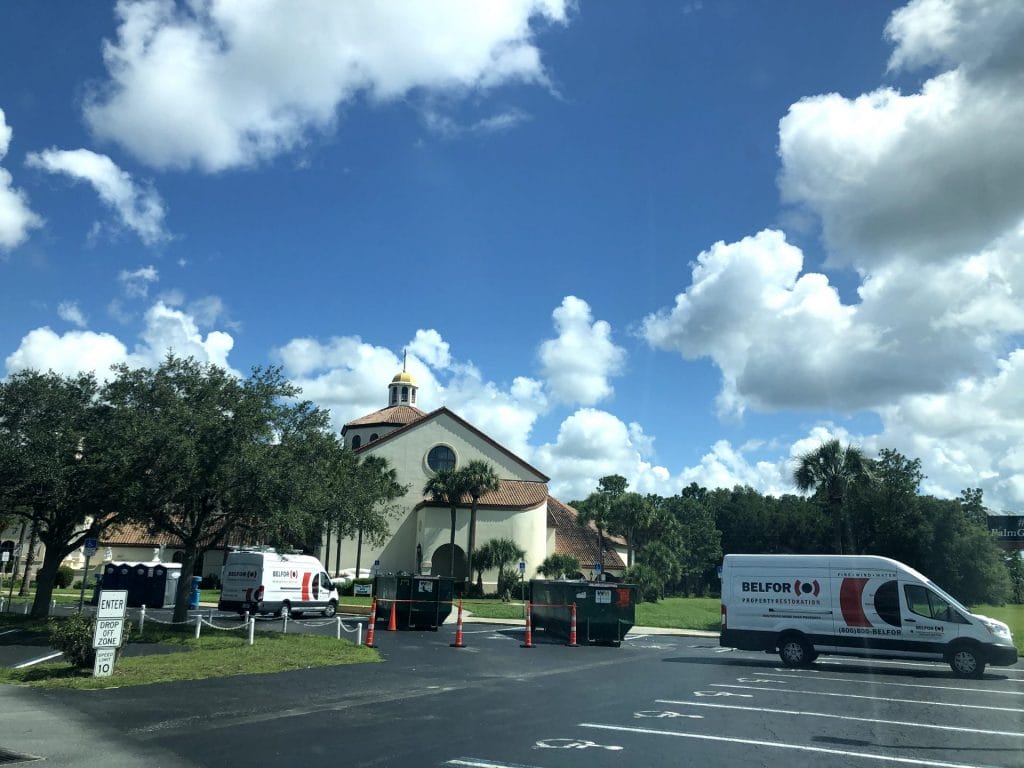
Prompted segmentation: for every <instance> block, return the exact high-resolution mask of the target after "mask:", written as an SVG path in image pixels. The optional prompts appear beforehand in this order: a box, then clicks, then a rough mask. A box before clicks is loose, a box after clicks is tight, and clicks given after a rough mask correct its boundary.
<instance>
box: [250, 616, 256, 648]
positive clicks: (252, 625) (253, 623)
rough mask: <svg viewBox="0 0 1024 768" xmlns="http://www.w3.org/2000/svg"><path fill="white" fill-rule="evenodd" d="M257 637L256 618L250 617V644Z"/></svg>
mask: <svg viewBox="0 0 1024 768" xmlns="http://www.w3.org/2000/svg"><path fill="white" fill-rule="evenodd" d="M255 639H256V619H249V645H252V644H253V642H254V641H255Z"/></svg>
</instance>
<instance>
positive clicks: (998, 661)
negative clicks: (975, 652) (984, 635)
mask: <svg viewBox="0 0 1024 768" xmlns="http://www.w3.org/2000/svg"><path fill="white" fill-rule="evenodd" d="M1017 658H1018V654H1017V648H1016V647H1015V646H1012V645H991V646H989V649H988V663H989V664H991V665H992V666H995V667H1009V666H1012V665H1014V664H1016V663H1017Z"/></svg>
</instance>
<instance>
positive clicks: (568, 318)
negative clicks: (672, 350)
mask: <svg viewBox="0 0 1024 768" xmlns="http://www.w3.org/2000/svg"><path fill="white" fill-rule="evenodd" d="M552 317H553V318H554V321H555V330H556V331H557V332H558V337H557V338H555V339H549V340H548V341H545V342H543V343H542V344H541V345H540V351H539V356H540V362H541V366H542V368H543V373H544V377H545V379H546V380H547V384H548V387H549V389H550V390H551V394H552V396H553V397H554V399H555V400H558V401H560V402H563V403H579V404H580V405H594V404H595V403H598V402H600V401H601V400H604V399H606V398H608V397H610V396H611V395H612V393H613V392H614V389H613V387H612V385H611V382H610V381H609V379H610V377H612V376H615V375H617V374H619V373H621V372H622V367H623V365H624V364H625V359H626V352H625V350H624V349H623V348H622V347H620V346H618V345H616V344H615V343H614V342H613V341H612V338H611V335H612V334H611V326H610V325H609V324H608V323H607V322H605V321H603V320H597V321H595V320H594V318H593V315H592V314H591V311H590V305H589V304H587V302H585V301H583V300H582V299H579V298H577V297H575V296H566V297H565V298H564V299H563V300H562V304H561V305H560V306H559V307H558V308H557V309H555V311H554V312H552Z"/></svg>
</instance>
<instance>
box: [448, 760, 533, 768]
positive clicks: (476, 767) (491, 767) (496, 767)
mask: <svg viewBox="0 0 1024 768" xmlns="http://www.w3.org/2000/svg"><path fill="white" fill-rule="evenodd" d="M445 765H462V766H466V768H535V767H534V766H532V765H521V764H519V763H496V762H494V761H493V760H478V759H477V758H475V757H460V758H457V759H455V760H449V761H448V762H447V763H445Z"/></svg>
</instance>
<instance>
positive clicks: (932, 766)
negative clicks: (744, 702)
mask: <svg viewBox="0 0 1024 768" xmlns="http://www.w3.org/2000/svg"><path fill="white" fill-rule="evenodd" d="M580 727H581V728H600V729H602V730H606V731H620V732H626V733H642V734H648V735H652V736H675V737H676V738H680V739H698V740H700V741H722V742H727V743H729V744H747V745H750V746H754V747H772V748H775V749H792V750H797V751H799V752H814V753H817V754H821V755H838V756H839V757H855V758H860V759H862V760H878V761H879V762H884V763H899V764H900V765H919V766H928V767H929V768H982V767H981V766H979V765H978V764H977V763H948V762H946V761H944V760H925V759H918V758H913V757H894V756H892V755H880V754H876V753H874V752H852V751H850V750H847V749H830V748H828V747H811V746H805V745H802V744H785V743H782V742H777V741H761V740H759V739H738V738H735V737H731V736H709V735H708V734H704V733H682V732H679V731H659V730H657V729H655V728H632V727H627V726H622V725H602V724H601V723H580Z"/></svg>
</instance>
